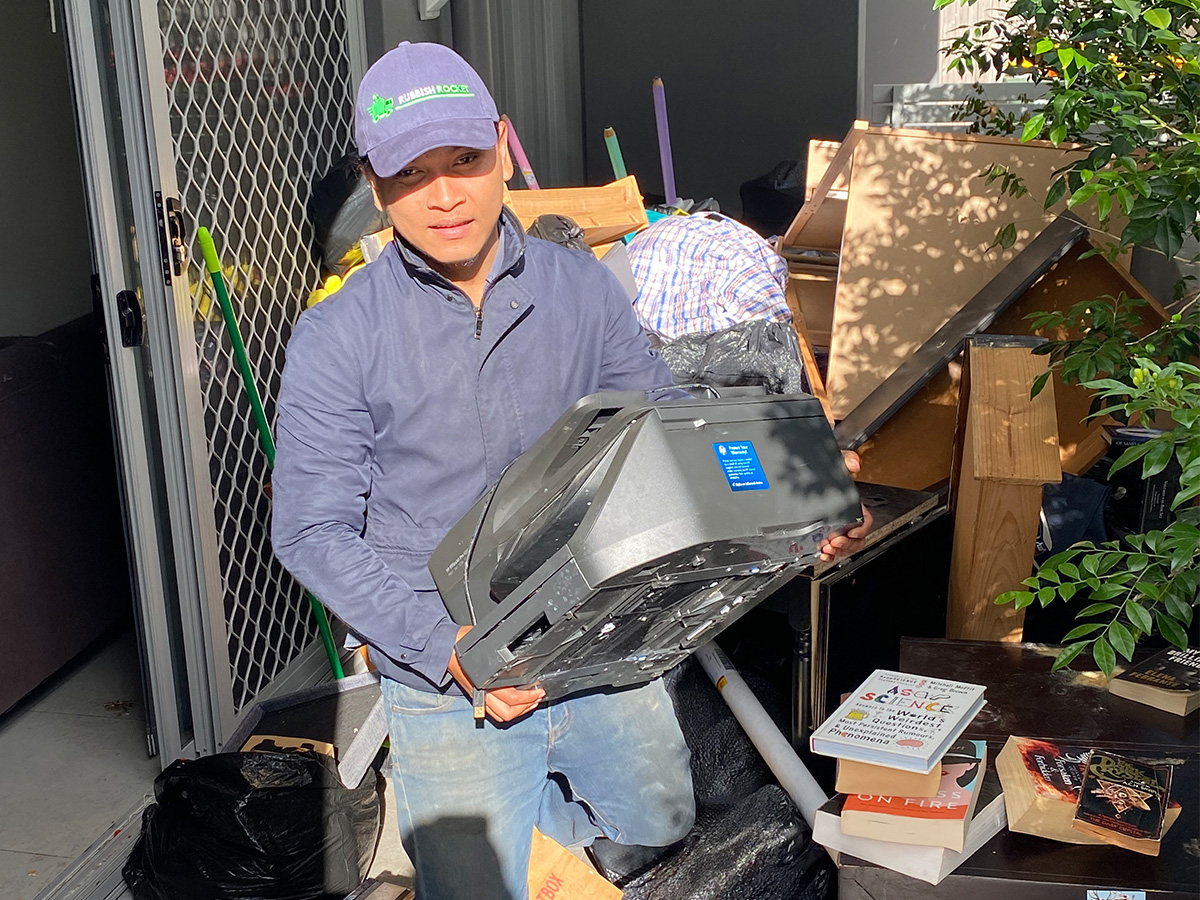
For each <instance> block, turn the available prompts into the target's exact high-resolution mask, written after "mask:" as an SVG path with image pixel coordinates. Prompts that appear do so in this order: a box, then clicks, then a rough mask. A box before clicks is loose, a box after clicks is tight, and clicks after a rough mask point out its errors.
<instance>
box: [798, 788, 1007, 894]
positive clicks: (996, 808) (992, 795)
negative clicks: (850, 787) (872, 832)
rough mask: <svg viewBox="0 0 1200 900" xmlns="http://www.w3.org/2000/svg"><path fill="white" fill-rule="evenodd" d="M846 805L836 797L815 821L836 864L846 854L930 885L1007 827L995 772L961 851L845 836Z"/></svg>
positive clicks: (815, 834)
mask: <svg viewBox="0 0 1200 900" xmlns="http://www.w3.org/2000/svg"><path fill="white" fill-rule="evenodd" d="M845 802H846V798H845V797H841V796H839V797H834V798H833V799H832V800H830V801H828V802H827V803H826V804H825V805H823V806H822V807H821V808H820V809H818V810H817V815H816V818H815V819H814V821H813V840H815V841H816V842H817V843H818V844H822V845H823V846H824V847H825V849H826V850H828V851H829V853H830V855H831V856H833V857H834V859H835V861H840V860H839V855H840V854H846V855H848V856H853V857H857V858H858V859H862V860H866V861H867V862H870V863H874V864H875V865H877V866H884V867H885V868H888V869H892V870H893V871H896V872H900V873H901V874H904V875H908V876H909V877H911V878H919V879H920V880H921V881H927V882H929V883H930V884H938V883H939V882H940V881H942V879H944V878H945V877H946V876H947V875H949V874H950V873H951V872H953V871H954V870H955V869H957V868H958V867H959V866H960V865H962V864H963V863H964V862H966V861H967V860H968V859H970V857H971V855H972V854H973V853H975V851H977V850H978V849H979V848H980V847H982V846H983V845H984V844H986V843H987V842H988V841H989V840H991V839H992V837H993V836H995V835H996V834H998V833H999V832H1000V830H1001V829H1002V828H1004V822H1005V812H1004V795H1003V794H1002V793H1001V792H1000V779H999V777H998V776H997V775H996V773H995V771H994V770H992V769H988V770H987V771H986V772H985V773H984V775H983V783H982V784H981V786H980V788H979V800H978V802H977V807H976V812H975V815H974V816H972V817H971V821H970V823H969V824H968V825H967V834H966V839H965V840H964V842H963V848H962V851H961V852H960V851H956V850H950V849H948V848H946V847H926V846H919V845H917V844H901V843H897V842H896V841H881V840H878V839H876V838H866V837H855V836H853V835H848V834H845V833H844V832H843V831H842V828H841V811H842V806H843V804H844V803H845Z"/></svg>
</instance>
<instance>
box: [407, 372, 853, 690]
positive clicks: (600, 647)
mask: <svg viewBox="0 0 1200 900" xmlns="http://www.w3.org/2000/svg"><path fill="white" fill-rule="evenodd" d="M861 515H862V512H861V507H860V505H859V500H858V492H857V491H856V490H855V487H854V483H853V481H852V480H851V479H850V475H849V473H848V472H847V470H846V467H845V465H844V463H843V462H842V458H841V454H840V452H839V450H838V447H837V445H836V443H835V442H834V438H833V433H832V431H831V430H830V428H829V425H828V423H827V422H826V420H825V416H824V413H823V411H822V409H821V406H820V404H819V403H818V402H817V401H816V400H815V399H813V398H812V397H809V396H807V395H774V396H767V395H757V396H744V395H743V396H736V397H729V398H726V399H711V400H698V399H685V400H672V401H666V402H658V403H652V402H649V401H648V400H647V399H646V397H645V396H644V395H643V394H641V393H640V392H632V393H610V394H594V395H592V396H590V397H585V398H584V399H582V400H580V401H579V402H578V403H576V404H575V405H574V406H572V407H571V408H570V409H569V410H568V411H567V412H566V413H565V414H563V416H562V417H561V418H560V419H559V420H558V422H556V423H555V425H554V426H552V427H551V428H550V429H549V430H548V431H547V432H546V433H545V434H544V435H543V436H542V437H541V438H540V439H539V440H538V441H537V443H536V444H534V446H533V447H531V448H530V449H529V450H528V451H527V452H526V453H524V454H522V455H521V456H520V457H518V458H517V459H516V460H515V461H514V462H513V463H512V465H510V466H509V468H508V469H507V470H506V471H505V473H504V474H503V475H502V476H501V478H500V479H499V481H498V482H497V483H496V485H495V486H493V487H492V488H491V489H489V491H488V492H487V493H486V494H485V495H484V496H483V497H481V498H480V500H479V501H478V502H477V503H476V504H475V506H474V507H472V509H471V510H470V511H469V512H468V513H467V514H466V515H465V516H463V518H462V519H461V520H460V521H459V522H458V523H457V524H456V525H455V526H454V528H453V529H452V530H451V531H450V532H449V533H448V534H447V536H446V537H445V539H444V540H443V541H442V542H441V544H439V546H438V548H437V550H436V551H434V553H433V555H432V557H431V558H430V561H429V568H430V571H431V572H432V573H433V577H434V580H435V582H436V583H437V586H438V590H439V591H440V593H441V596H442V599H443V601H444V602H445V604H446V608H447V609H448V610H449V612H450V615H451V617H452V618H453V619H454V621H455V622H458V623H459V624H464V625H465V624H474V625H475V627H474V628H472V629H471V631H469V632H468V633H467V634H466V635H464V636H463V638H462V639H461V640H460V641H459V642H458V644H457V645H456V646H457V651H458V659H459V662H460V664H461V665H462V668H463V670H464V671H465V672H466V674H467V675H468V676H469V677H470V679H471V680H472V682H473V683H474V684H475V685H476V686H477V687H480V688H495V687H505V686H530V685H538V686H540V687H542V688H543V689H544V690H545V691H546V694H547V696H548V697H550V698H555V697H561V696H565V695H567V694H571V693H575V692H578V691H582V690H588V689H591V688H598V687H621V686H625V685H631V684H638V683H642V682H646V681H650V680H651V679H653V678H655V677H657V676H658V675H660V674H662V673H663V672H665V671H666V670H667V669H669V668H671V667H672V666H674V665H675V664H676V663H678V662H680V661H681V660H683V659H684V658H685V657H686V656H687V655H688V654H689V653H691V652H692V651H693V650H694V649H695V648H696V647H698V646H700V645H702V644H704V643H705V642H707V641H709V640H711V639H712V638H713V637H715V636H716V635H717V634H719V633H720V632H721V631H722V630H723V629H724V628H726V627H727V626H728V625H730V624H731V623H732V622H734V621H735V620H737V619H738V618H739V617H740V616H742V615H743V614H744V613H745V612H746V611H747V610H749V609H750V608H751V607H753V606H754V605H755V604H757V603H758V602H759V601H761V600H763V599H765V598H766V597H767V596H768V595H769V594H771V593H772V592H773V591H775V590H776V589H777V588H779V587H780V586H782V585H783V584H785V583H786V582H788V581H790V580H791V579H792V578H793V577H794V576H795V575H796V574H798V572H799V571H800V569H801V568H802V567H803V566H805V565H808V564H810V563H811V562H812V561H813V560H814V559H815V558H816V557H817V555H818V553H819V548H820V546H821V544H822V543H823V542H824V541H825V540H826V539H827V538H828V537H830V536H831V535H833V534H835V533H838V532H842V531H845V530H846V529H847V528H849V527H852V526H853V525H855V524H857V523H859V522H861V521H862V519H861Z"/></svg>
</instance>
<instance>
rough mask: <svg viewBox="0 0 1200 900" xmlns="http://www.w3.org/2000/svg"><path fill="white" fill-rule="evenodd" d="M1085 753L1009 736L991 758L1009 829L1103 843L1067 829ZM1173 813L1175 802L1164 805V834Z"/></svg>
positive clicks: (1176, 814)
mask: <svg viewBox="0 0 1200 900" xmlns="http://www.w3.org/2000/svg"><path fill="white" fill-rule="evenodd" d="M1089 752H1090V750H1089V749H1088V748H1087V747H1077V746H1071V745H1068V744H1058V743H1055V742H1053V741H1044V740H1037V739H1035V738H1026V737H1010V738H1009V739H1008V742H1007V743H1006V744H1005V745H1004V749H1003V750H1001V751H1000V754H999V756H997V757H996V771H997V773H998V774H999V776H1000V783H1001V784H1002V785H1003V786H1004V804H1005V808H1006V811H1007V815H1008V828H1009V830H1010V831H1019V832H1021V833H1022V834H1034V835H1038V836H1039V837H1045V838H1050V839H1052V840H1056V841H1064V842H1066V843H1069V844H1102V843H1104V841H1102V840H1100V838H1098V837H1094V836H1093V835H1091V834H1087V833H1085V832H1083V831H1077V830H1076V829H1075V828H1073V827H1072V825H1071V823H1072V821H1073V820H1074V818H1075V806H1076V804H1077V803H1078V802H1079V791H1080V788H1081V786H1082V784H1083V770H1084V764H1085V762H1086V761H1087V757H1088V754H1089ZM1179 813H1180V807H1179V805H1178V804H1176V803H1170V804H1169V805H1168V808H1167V812H1166V821H1165V825H1164V828H1163V832H1164V833H1165V832H1166V831H1167V829H1169V828H1170V827H1171V824H1172V823H1173V822H1174V821H1175V819H1176V818H1178V817H1179Z"/></svg>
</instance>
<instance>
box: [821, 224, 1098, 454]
mask: <svg viewBox="0 0 1200 900" xmlns="http://www.w3.org/2000/svg"><path fill="white" fill-rule="evenodd" d="M1086 236H1087V228H1086V226H1084V225H1083V223H1081V222H1079V221H1078V220H1077V219H1075V218H1074V217H1067V216H1060V217H1059V218H1058V219H1056V220H1055V221H1054V222H1052V223H1051V224H1050V225H1049V226H1048V227H1047V228H1046V229H1045V230H1044V231H1043V232H1042V233H1041V234H1039V235H1038V236H1037V237H1036V238H1034V239H1033V240H1032V241H1031V242H1030V244H1029V246H1028V247H1026V248H1025V249H1024V250H1022V251H1021V252H1020V253H1019V254H1018V255H1017V258H1016V259H1014V260H1013V261H1012V262H1010V263H1009V264H1008V265H1007V266H1005V267H1004V268H1003V269H1001V270H1000V271H999V272H998V273H996V276H995V277H994V278H993V279H992V280H991V281H989V282H988V283H987V284H985V285H984V286H983V288H982V289H981V290H980V291H979V293H978V294H976V295H975V296H974V297H973V298H971V300H970V301H968V302H967V304H966V305H965V306H963V308H962V309H960V310H959V311H958V312H956V313H955V314H954V315H953V316H951V317H950V319H949V321H947V322H946V324H945V325H943V326H942V327H941V328H939V329H938V330H937V332H936V333H935V334H934V335H932V336H931V337H930V338H929V340H927V341H926V342H925V343H924V344H922V345H921V346H920V347H918V348H917V349H916V350H915V351H914V352H913V353H912V354H910V355H909V357H908V359H906V360H904V361H903V362H902V363H900V365H899V366H898V367H897V368H896V371H894V372H893V373H892V374H891V375H889V376H888V377H887V378H885V379H884V380H883V381H882V382H880V384H879V386H878V387H876V388H875V390H873V391H872V392H871V393H870V394H869V395H868V396H867V397H866V399H864V400H863V401H862V402H861V403H859V404H858V405H857V406H856V407H854V409H852V410H851V411H850V413H849V414H848V415H847V416H846V417H845V418H844V419H842V421H840V422H838V424H837V427H836V428H835V429H834V436H835V437H836V438H837V441H838V446H840V447H841V448H842V449H844V450H854V449H855V448H857V447H858V446H859V445H860V444H861V443H862V442H863V441H864V440H865V439H866V438H868V437H870V436H871V434H872V433H874V432H875V430H876V429H877V428H878V427H879V426H880V425H881V424H882V423H884V422H886V421H887V420H888V419H889V418H890V417H891V416H892V415H894V414H895V413H896V411H897V410H899V409H901V408H902V407H903V406H904V404H905V403H907V402H908V401H909V400H910V399H911V398H912V397H913V395H914V394H916V393H917V391H918V390H920V388H921V386H922V385H924V384H925V383H926V382H927V381H928V380H929V379H930V378H932V377H933V375H934V374H935V373H936V372H938V371H939V370H940V369H941V368H943V367H944V366H945V365H946V364H947V363H949V361H950V360H951V359H953V358H954V357H955V356H957V355H958V354H959V353H960V352H962V349H963V346H964V344H965V343H966V340H967V337H968V336H969V335H972V334H978V333H980V332H983V331H986V330H987V329H988V327H989V326H990V325H991V324H992V323H993V322H994V321H995V320H996V317H997V316H998V315H999V314H1000V312H1002V311H1003V310H1005V309H1007V308H1008V307H1009V306H1011V305H1012V304H1013V303H1015V302H1016V301H1017V300H1019V299H1020V298H1021V297H1022V296H1023V295H1024V294H1025V292H1026V291H1028V290H1029V288H1030V287H1032V286H1033V285H1034V284H1036V283H1037V282H1038V280H1040V279H1041V277H1042V276H1043V275H1044V274H1046V272H1048V271H1049V270H1050V269H1051V267H1053V265H1054V264H1055V263H1056V262H1058V261H1059V260H1060V259H1062V258H1063V256H1065V255H1066V254H1067V253H1068V252H1069V251H1070V250H1071V248H1072V247H1074V246H1075V245H1076V244H1078V243H1079V242H1080V241H1082V240H1083V239H1084V238H1085V237H1086Z"/></svg>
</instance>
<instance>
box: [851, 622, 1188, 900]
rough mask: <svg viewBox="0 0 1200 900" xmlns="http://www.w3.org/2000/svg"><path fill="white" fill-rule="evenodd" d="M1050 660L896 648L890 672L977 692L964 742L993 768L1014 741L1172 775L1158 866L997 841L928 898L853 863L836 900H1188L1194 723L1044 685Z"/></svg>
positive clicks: (1040, 653)
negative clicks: (1102, 898) (1171, 815)
mask: <svg viewBox="0 0 1200 900" xmlns="http://www.w3.org/2000/svg"><path fill="white" fill-rule="evenodd" d="M1056 651H1057V648H1054V647H1047V646H1042V645H1035V644H996V643H989V642H984V641H950V640H927V639H907V638H906V639H905V640H904V641H903V643H902V644H901V649H900V668H901V669H902V670H903V671H906V672H911V673H914V674H921V675H929V676H932V677H942V678H954V679H958V680H960V681H971V682H975V683H977V684H984V685H986V686H987V694H986V697H987V705H986V706H985V707H984V708H983V711H982V712H981V713H980V714H979V715H978V716H977V717H976V719H975V721H973V722H972V723H971V725H970V726H969V727H968V729H967V731H966V735H967V736H968V737H974V738H982V739H985V740H987V741H988V746H989V749H990V751H991V755H992V758H993V759H994V758H995V754H996V753H998V752H999V751H1000V748H1001V747H1003V745H1004V741H1006V740H1007V739H1008V737H1009V735H1014V734H1016V735H1021V736H1024V737H1044V738H1048V739H1052V740H1057V741H1060V742H1062V743H1066V744H1077V745H1082V746H1086V747H1093V748H1101V747H1103V748H1107V749H1113V750H1118V751H1120V752H1125V753H1128V754H1129V755H1131V756H1137V757H1140V758H1143V759H1147V760H1152V759H1157V760H1165V761H1170V762H1172V763H1174V764H1175V766H1176V769H1175V773H1174V783H1173V787H1172V791H1171V796H1172V797H1173V798H1174V799H1176V800H1178V801H1179V802H1180V804H1181V805H1182V807H1183V810H1182V812H1181V814H1180V816H1179V819H1178V821H1177V822H1176V823H1175V825H1174V826H1173V827H1172V828H1171V830H1170V831H1169V832H1168V833H1167V835H1166V836H1165V837H1164V838H1163V842H1162V848H1161V852H1160V854H1159V856H1157V857H1151V856H1144V855H1141V854H1138V853H1134V852H1132V851H1129V850H1123V849H1121V848H1118V847H1108V846H1081V845H1077V844H1064V843H1060V842H1058V841H1052V840H1049V839H1047V838H1039V837H1034V836H1033V835H1026V834H1016V833H1013V832H1010V831H1008V830H1007V829H1005V830H1003V831H1001V832H1000V833H999V834H998V835H996V836H995V837H994V838H992V839H991V840H990V841H989V842H988V843H986V844H985V845H984V846H983V847H982V848H981V849H980V850H979V851H978V852H977V853H976V854H975V855H974V856H972V857H971V858H970V859H968V860H967V861H966V862H965V863H964V864H963V865H962V866H961V867H960V868H959V869H958V870H957V871H956V872H955V873H953V874H952V875H950V876H949V877H948V878H947V879H946V880H945V881H943V882H942V883H941V884H940V885H938V886H937V887H934V886H932V885H928V884H925V883H924V882H918V881H915V880H914V879H911V878H906V877H905V876H902V875H899V874H898V873H894V872H888V871H885V870H880V869H878V867H874V866H870V864H867V863H862V864H859V863H858V862H857V861H855V862H853V863H851V864H850V865H848V866H846V867H844V868H843V869H842V872H841V876H840V877H841V880H842V882H844V887H845V889H844V890H843V891H842V892H841V894H840V896H842V897H843V898H857V897H860V896H861V897H865V896H876V897H878V896H879V894H878V893H877V892H878V891H880V890H882V891H884V893H886V896H888V897H889V898H907V897H912V898H914V900H916V898H919V900H934V898H943V897H945V898H951V897H961V896H968V895H969V896H971V897H972V898H973V900H988V898H991V897H1001V896H1013V897H1021V898H1026V897H1028V898H1035V897H1047V898H1049V897H1054V898H1058V897H1063V898H1066V897H1072V898H1075V897H1077V898H1078V900H1084V897H1085V896H1086V894H1085V893H1084V891H1082V890H1080V888H1086V889H1096V890H1130V891H1142V892H1145V896H1146V898H1147V900H1149V898H1168V897H1171V898H1174V897H1188V898H1191V897H1200V835H1198V832H1200V727H1198V726H1200V713H1194V714H1192V715H1190V716H1187V717H1186V718H1185V717H1180V716H1173V715H1171V714H1169V713H1164V712H1161V711H1160V710H1156V709H1153V708H1152V707H1148V706H1143V705H1142V704H1140V703H1135V702H1133V701H1130V700H1125V699H1123V698H1121V697H1116V696H1113V695H1111V694H1109V693H1108V691H1107V690H1106V689H1105V683H1106V682H1105V679H1104V677H1103V675H1102V674H1101V673H1099V672H1089V671H1086V670H1084V669H1082V668H1080V669H1076V670H1074V671H1071V670H1062V671H1059V672H1056V673H1054V674H1051V673H1050V666H1051V664H1052V663H1053V661H1054V656H1055V653H1056ZM1077 662H1078V661H1077ZM989 764H990V763H989ZM901 880H902V881H901ZM1014 881H1017V882H1023V883H1024V884H1023V885H1014V884H1013V882H1014Z"/></svg>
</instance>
